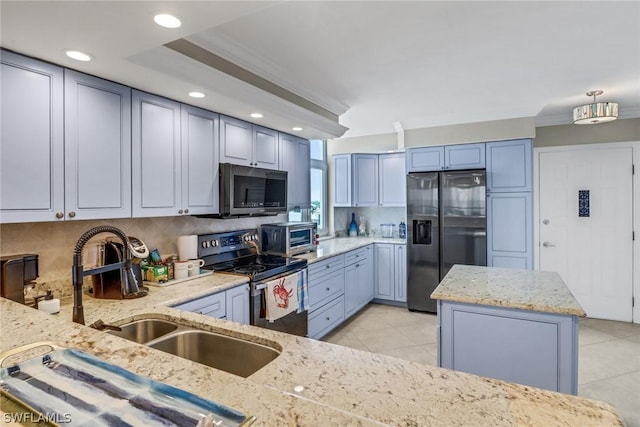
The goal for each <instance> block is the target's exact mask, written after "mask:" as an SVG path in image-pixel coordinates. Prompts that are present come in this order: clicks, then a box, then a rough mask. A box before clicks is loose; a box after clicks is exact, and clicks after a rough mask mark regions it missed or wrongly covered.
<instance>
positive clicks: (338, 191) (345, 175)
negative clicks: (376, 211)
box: [333, 154, 351, 208]
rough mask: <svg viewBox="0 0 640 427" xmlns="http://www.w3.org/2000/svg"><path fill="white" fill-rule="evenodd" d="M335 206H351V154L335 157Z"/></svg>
mask: <svg viewBox="0 0 640 427" xmlns="http://www.w3.org/2000/svg"><path fill="white" fill-rule="evenodd" d="M333 206H334V207H336V208H339V207H350V206H351V154H336V155H334V156H333Z"/></svg>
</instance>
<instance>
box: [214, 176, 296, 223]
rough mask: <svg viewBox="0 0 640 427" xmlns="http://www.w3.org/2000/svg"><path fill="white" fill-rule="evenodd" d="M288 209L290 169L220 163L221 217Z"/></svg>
mask: <svg viewBox="0 0 640 427" xmlns="http://www.w3.org/2000/svg"><path fill="white" fill-rule="evenodd" d="M286 211H287V172H286V171H277V170H270V169H262V168H252V167H248V166H241V165H232V164H230V163H220V216H222V217H229V216H252V215H255V216H260V215H277V214H279V213H284V212H286Z"/></svg>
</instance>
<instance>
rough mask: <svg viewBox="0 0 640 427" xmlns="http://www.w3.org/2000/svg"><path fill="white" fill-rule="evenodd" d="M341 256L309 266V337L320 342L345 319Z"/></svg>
mask: <svg viewBox="0 0 640 427" xmlns="http://www.w3.org/2000/svg"><path fill="white" fill-rule="evenodd" d="M344 273H345V272H344V255H337V256H334V257H331V258H327V259H323V260H321V261H318V262H315V263H313V264H309V320H308V322H309V324H308V334H309V338H313V339H320V338H322V337H323V336H324V335H326V334H327V333H329V332H330V331H331V330H332V329H334V328H336V327H337V326H338V325H340V324H341V323H342V322H343V321H344V319H345V317H344V313H345V309H344V306H345V296H344V290H345V274H344Z"/></svg>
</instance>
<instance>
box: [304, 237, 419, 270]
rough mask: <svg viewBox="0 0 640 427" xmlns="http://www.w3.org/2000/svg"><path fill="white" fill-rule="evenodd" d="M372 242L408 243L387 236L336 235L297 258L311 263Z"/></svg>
mask: <svg viewBox="0 0 640 427" xmlns="http://www.w3.org/2000/svg"><path fill="white" fill-rule="evenodd" d="M372 243H395V244H401V245H406V244H407V241H406V240H405V239H399V238H397V237H396V238H385V237H336V238H332V239H327V240H321V241H320V244H319V245H318V249H317V251H316V252H309V253H306V254H302V255H296V258H304V259H306V260H307V261H308V262H309V264H313V263H314V262H317V261H320V260H322V259H325V258H329V257H332V256H336V255H340V254H343V253H346V252H349V251H352V250H354V249H358V248H362V247H364V246H367V245H370V244H372Z"/></svg>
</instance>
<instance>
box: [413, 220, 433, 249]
mask: <svg viewBox="0 0 640 427" xmlns="http://www.w3.org/2000/svg"><path fill="white" fill-rule="evenodd" d="M413 244H414V245H430V244H431V221H430V220H421V219H414V220H413Z"/></svg>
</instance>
